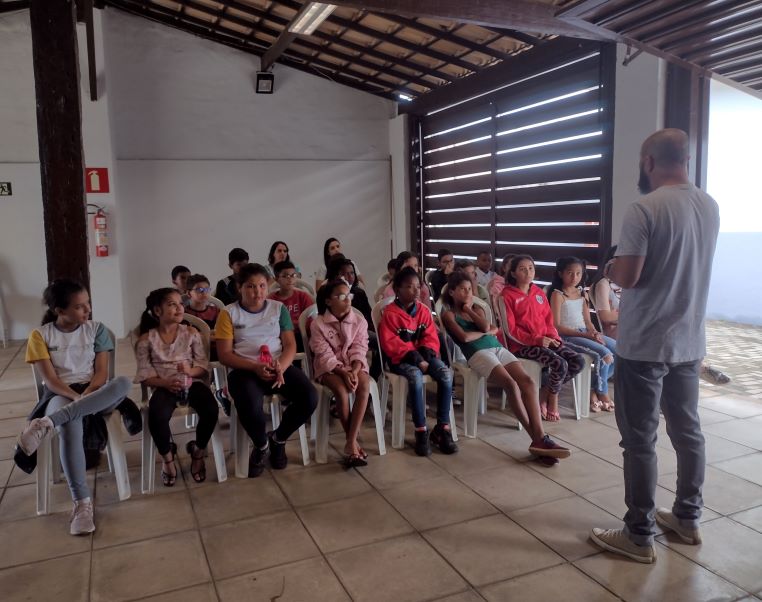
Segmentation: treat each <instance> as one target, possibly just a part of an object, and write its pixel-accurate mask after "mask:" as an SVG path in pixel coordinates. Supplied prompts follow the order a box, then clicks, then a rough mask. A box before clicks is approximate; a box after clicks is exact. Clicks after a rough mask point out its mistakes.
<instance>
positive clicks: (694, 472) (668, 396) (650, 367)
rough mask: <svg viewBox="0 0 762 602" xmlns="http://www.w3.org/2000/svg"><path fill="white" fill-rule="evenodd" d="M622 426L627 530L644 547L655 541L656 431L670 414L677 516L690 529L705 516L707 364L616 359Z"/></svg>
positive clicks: (618, 399)
mask: <svg viewBox="0 0 762 602" xmlns="http://www.w3.org/2000/svg"><path fill="white" fill-rule="evenodd" d="M616 363H617V368H616V392H617V398H616V410H615V411H616V423H617V426H618V427H619V433H620V434H621V435H622V442H621V443H620V444H619V445H620V446H621V447H622V449H623V450H624V453H623V458H624V501H625V503H626V504H627V513H626V514H625V515H624V524H625V530H626V531H627V534H628V535H629V537H630V539H631V540H632V541H633V542H634V543H636V544H638V545H641V546H645V545H651V544H653V540H654V513H655V511H656V504H655V501H654V496H655V495H656V481H657V477H658V470H657V465H656V450H655V445H656V430H657V428H658V427H659V408H661V411H662V412H663V413H664V420H665V422H666V423H667V435H669V438H670V441H671V442H672V447H674V448H675V453H676V454H677V491H676V493H675V502H674V504H673V506H672V514H674V515H675V517H676V518H677V519H678V520H679V521H680V524H681V525H682V526H684V527H686V528H696V527H698V523H699V518H701V507H702V505H703V498H702V496H701V489H702V487H703V485H704V471H705V468H706V457H705V451H704V435H703V434H702V433H701V424H700V422H699V416H698V391H699V370H700V369H701V360H696V361H694V362H688V363H684V364H666V363H662V362H640V361H636V360H628V359H624V358H621V357H617V358H616Z"/></svg>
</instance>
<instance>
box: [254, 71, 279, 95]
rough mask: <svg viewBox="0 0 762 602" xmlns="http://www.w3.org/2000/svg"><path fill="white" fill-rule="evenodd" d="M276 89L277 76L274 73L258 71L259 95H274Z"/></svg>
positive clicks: (257, 90) (257, 88) (257, 89)
mask: <svg viewBox="0 0 762 602" xmlns="http://www.w3.org/2000/svg"><path fill="white" fill-rule="evenodd" d="M274 89H275V75H274V74H273V72H272V71H257V87H256V92H257V94H272V93H273V90H274Z"/></svg>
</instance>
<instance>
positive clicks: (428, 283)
mask: <svg viewBox="0 0 762 602" xmlns="http://www.w3.org/2000/svg"><path fill="white" fill-rule="evenodd" d="M434 271H435V270H426V271H425V272H424V273H423V281H424V282H425V283H426V286H428V287H429V290H431V275H432V274H433V273H434Z"/></svg>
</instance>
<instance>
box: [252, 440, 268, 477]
mask: <svg viewBox="0 0 762 602" xmlns="http://www.w3.org/2000/svg"><path fill="white" fill-rule="evenodd" d="M269 455H270V447H269V446H268V447H265V448H264V449H259V448H258V447H257V446H256V445H255V446H254V449H253V450H251V455H250V456H249V478H250V479H254V478H256V477H258V476H259V475H261V474H262V473H263V472H264V470H265V460H266V459H267V456H269Z"/></svg>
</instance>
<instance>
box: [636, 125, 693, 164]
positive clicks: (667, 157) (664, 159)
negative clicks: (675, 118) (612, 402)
mask: <svg viewBox="0 0 762 602" xmlns="http://www.w3.org/2000/svg"><path fill="white" fill-rule="evenodd" d="M640 156H641V158H645V157H651V158H652V159H653V162H654V163H655V164H656V166H657V167H661V168H665V169H670V168H676V167H682V166H684V165H685V164H686V163H687V162H688V159H689V158H690V156H689V151H688V134H686V133H685V132H684V131H683V130H678V129H676V128H667V129H664V130H659V131H658V132H655V133H653V134H651V135H650V136H649V137H648V138H646V140H645V142H643V146H642V147H641V149H640Z"/></svg>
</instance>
